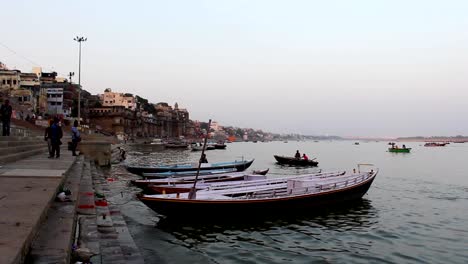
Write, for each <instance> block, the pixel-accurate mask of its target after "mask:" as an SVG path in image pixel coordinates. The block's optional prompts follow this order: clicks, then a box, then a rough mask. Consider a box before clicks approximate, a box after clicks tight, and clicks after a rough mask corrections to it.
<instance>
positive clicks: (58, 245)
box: [27, 156, 84, 264]
mask: <svg viewBox="0 0 468 264" xmlns="http://www.w3.org/2000/svg"><path fill="white" fill-rule="evenodd" d="M83 165H84V158H83V156H80V157H79V158H78V159H77V160H76V162H75V163H74V165H73V166H72V167H71V169H70V170H69V171H68V172H67V174H66V175H67V176H66V178H65V180H64V183H63V186H64V187H66V188H68V189H69V190H70V191H71V201H70V202H58V201H54V202H52V203H51V206H50V208H49V210H48V211H47V219H46V221H45V222H44V223H42V225H41V228H40V230H39V232H38V234H37V236H36V238H35V240H34V242H33V243H32V245H31V249H30V252H29V255H28V257H27V262H28V263H44V264H46V263H70V260H71V251H72V250H71V249H72V245H73V240H74V238H75V227H76V219H77V214H76V207H77V204H78V203H77V202H78V196H79V188H80V182H81V176H82V173H83V170H84V167H83Z"/></svg>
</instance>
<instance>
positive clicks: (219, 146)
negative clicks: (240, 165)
mask: <svg viewBox="0 0 468 264" xmlns="http://www.w3.org/2000/svg"><path fill="white" fill-rule="evenodd" d="M214 147H215V149H226V144H224V143H216V144H214Z"/></svg>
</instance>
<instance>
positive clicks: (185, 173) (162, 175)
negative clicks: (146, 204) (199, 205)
mask: <svg viewBox="0 0 468 264" xmlns="http://www.w3.org/2000/svg"><path fill="white" fill-rule="evenodd" d="M231 172H237V169H236V168H229V169H221V170H201V171H200V172H199V173H198V175H200V176H205V175H219V174H226V173H231ZM195 175H197V171H196V170H191V171H166V172H144V173H143V175H142V176H143V177H145V178H147V179H161V178H168V177H172V178H179V177H190V176H195Z"/></svg>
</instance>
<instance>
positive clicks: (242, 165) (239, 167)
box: [127, 159, 254, 176]
mask: <svg viewBox="0 0 468 264" xmlns="http://www.w3.org/2000/svg"><path fill="white" fill-rule="evenodd" d="M253 162H254V160H253V159H252V160H248V161H243V162H235V163H234V162H233V163H226V164H219V165H216V164H213V166H207V167H203V166H202V167H200V171H207V170H224V169H235V170H236V171H244V170H246V169H247V168H249V167H250V165H252V163H253ZM197 167H198V166H197ZM197 167H195V166H180V167H178V166H161V167H137V166H127V170H128V171H129V172H131V173H134V174H138V175H141V176H143V173H162V172H189V171H193V172H195V173H196V171H197Z"/></svg>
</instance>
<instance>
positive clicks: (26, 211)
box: [0, 148, 76, 263]
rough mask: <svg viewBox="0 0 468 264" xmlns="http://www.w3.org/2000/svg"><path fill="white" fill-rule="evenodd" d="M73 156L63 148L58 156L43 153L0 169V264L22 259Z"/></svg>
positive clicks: (21, 260)
mask: <svg viewBox="0 0 468 264" xmlns="http://www.w3.org/2000/svg"><path fill="white" fill-rule="evenodd" d="M75 158H76V157H73V156H72V155H71V152H69V151H66V150H65V149H64V148H62V153H61V157H60V158H59V159H47V153H46V152H44V153H43V154H40V155H36V156H32V157H29V158H26V159H23V160H19V161H17V162H14V163H8V164H5V165H3V166H2V167H1V168H0V215H1V217H0V263H22V262H23V261H24V258H25V256H26V253H27V251H28V250H29V246H30V244H31V242H32V239H33V238H34V236H35V235H36V233H37V231H38V229H39V226H40V224H41V223H42V221H43V220H44V217H45V215H46V213H47V210H48V209H49V207H50V205H51V202H52V201H53V200H54V198H55V195H56V193H57V190H58V188H59V186H60V184H61V183H62V181H63V174H64V173H66V172H67V171H68V169H69V168H70V167H71V166H72V165H73V162H74V160H75Z"/></svg>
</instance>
